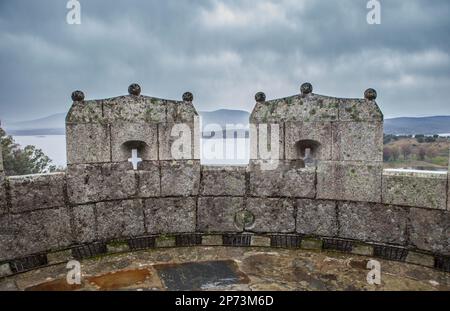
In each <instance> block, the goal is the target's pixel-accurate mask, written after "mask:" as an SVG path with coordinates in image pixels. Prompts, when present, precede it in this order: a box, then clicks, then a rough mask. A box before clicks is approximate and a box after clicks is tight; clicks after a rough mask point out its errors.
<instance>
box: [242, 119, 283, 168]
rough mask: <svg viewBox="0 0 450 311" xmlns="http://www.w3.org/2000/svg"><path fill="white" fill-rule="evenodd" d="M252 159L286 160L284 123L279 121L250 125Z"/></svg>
mask: <svg viewBox="0 0 450 311" xmlns="http://www.w3.org/2000/svg"><path fill="white" fill-rule="evenodd" d="M250 143H251V147H250V149H251V150H250V159H252V160H284V158H285V156H284V125H283V123H279V122H270V123H253V124H251V125H250Z"/></svg>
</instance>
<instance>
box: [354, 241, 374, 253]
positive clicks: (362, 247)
mask: <svg viewBox="0 0 450 311" xmlns="http://www.w3.org/2000/svg"><path fill="white" fill-rule="evenodd" d="M351 253H352V254H355V255H360V256H373V246H371V245H368V244H362V243H356V244H354V245H353V246H352V251H351Z"/></svg>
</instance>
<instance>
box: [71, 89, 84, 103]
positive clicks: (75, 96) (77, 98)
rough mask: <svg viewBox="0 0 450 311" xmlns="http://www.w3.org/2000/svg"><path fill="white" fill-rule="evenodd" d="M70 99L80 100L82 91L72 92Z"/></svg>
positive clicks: (82, 98)
mask: <svg viewBox="0 0 450 311" xmlns="http://www.w3.org/2000/svg"><path fill="white" fill-rule="evenodd" d="M72 100H73V101H74V102H82V101H83V100H84V93H83V92H82V91H75V92H73V93H72Z"/></svg>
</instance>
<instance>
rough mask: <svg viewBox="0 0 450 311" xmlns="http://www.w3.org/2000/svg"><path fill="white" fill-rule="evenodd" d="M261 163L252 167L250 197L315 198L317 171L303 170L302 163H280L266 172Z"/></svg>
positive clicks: (254, 162)
mask: <svg viewBox="0 0 450 311" xmlns="http://www.w3.org/2000/svg"><path fill="white" fill-rule="evenodd" d="M262 164H263V163H262V162H260V161H252V162H251V165H250V170H249V174H250V195H252V196H257V197H271V196H272V197H278V196H282V197H295V198H314V196H315V169H314V168H303V163H302V162H301V161H279V163H278V167H277V168H274V169H272V170H266V169H264V167H263V166H262Z"/></svg>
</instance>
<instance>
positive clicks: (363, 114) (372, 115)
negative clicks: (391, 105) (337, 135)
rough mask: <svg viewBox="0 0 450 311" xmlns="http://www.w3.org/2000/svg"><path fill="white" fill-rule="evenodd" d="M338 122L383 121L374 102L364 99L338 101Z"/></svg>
mask: <svg viewBox="0 0 450 311" xmlns="http://www.w3.org/2000/svg"><path fill="white" fill-rule="evenodd" d="M339 121H350V122H361V121H378V122H382V121H383V114H382V113H381V110H380V108H378V106H377V104H376V103H375V102H374V101H368V100H365V99H341V100H339Z"/></svg>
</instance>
